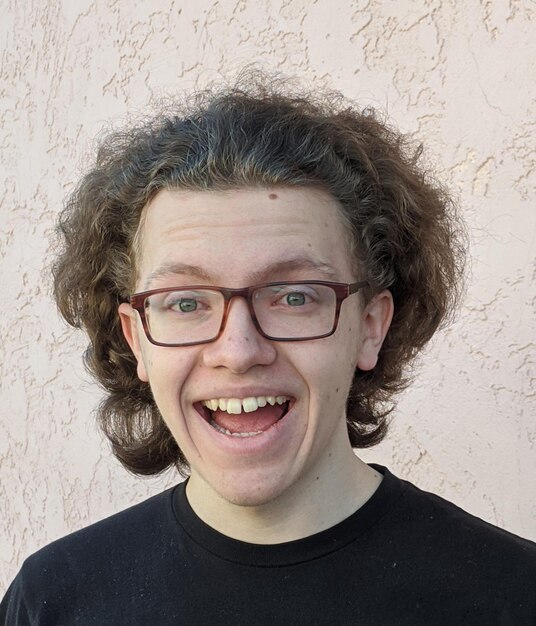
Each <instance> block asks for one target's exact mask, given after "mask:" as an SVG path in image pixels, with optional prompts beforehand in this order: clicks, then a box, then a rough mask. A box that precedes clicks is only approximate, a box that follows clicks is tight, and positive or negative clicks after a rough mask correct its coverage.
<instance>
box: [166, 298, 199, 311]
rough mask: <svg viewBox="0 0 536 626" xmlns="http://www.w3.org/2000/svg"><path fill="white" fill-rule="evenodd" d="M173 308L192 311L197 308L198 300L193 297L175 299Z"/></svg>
mask: <svg viewBox="0 0 536 626" xmlns="http://www.w3.org/2000/svg"><path fill="white" fill-rule="evenodd" d="M171 308H172V309H174V310H176V311H177V310H178V311H180V312H181V313H191V312H192V311H196V310H197V300H194V299H193V298H181V299H180V300H177V301H175V302H174V303H173V304H172V306H171Z"/></svg>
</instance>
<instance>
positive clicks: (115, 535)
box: [26, 488, 173, 567]
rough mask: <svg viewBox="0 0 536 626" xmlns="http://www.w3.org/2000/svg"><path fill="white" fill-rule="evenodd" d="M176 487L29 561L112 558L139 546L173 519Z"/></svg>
mask: <svg viewBox="0 0 536 626" xmlns="http://www.w3.org/2000/svg"><path fill="white" fill-rule="evenodd" d="M172 493H173V488H171V489H167V490H166V491H164V492H162V493H160V494H158V495H155V496H152V497H151V498H148V499H147V500H144V501H143V502H140V503H139V504H136V505H134V506H131V507H129V508H128V509H125V510H123V511H120V512H119V513H115V514H114V515H111V516H110V517H107V518H105V519H103V520H101V521H99V522H96V523H94V524H91V525H90V526H87V527H85V528H82V529H81V530H78V531H76V532H74V533H71V534H69V535H66V536H65V537H62V538H61V539H58V540H56V541H54V542H52V543H50V544H49V545H47V546H45V547H44V548H42V549H41V550H39V551H38V552H36V553H35V554H33V555H32V556H31V557H29V558H28V559H27V561H26V563H27V564H28V565H31V566H33V567H35V566H36V565H37V564H40V563H43V564H46V563H50V562H51V561H54V560H57V559H61V560H64V561H65V562H73V563H75V562H78V563H81V562H82V561H80V557H82V556H84V557H85V559H88V558H89V559H94V558H99V556H100V555H102V556H105V557H106V560H107V561H109V559H110V557H111V556H112V555H113V554H115V553H117V552H121V551H123V550H129V549H131V548H132V547H133V546H137V547H138V548H139V547H140V546H141V545H143V544H147V543H148V542H150V541H151V540H154V538H155V537H157V536H159V535H160V534H161V532H162V529H163V528H165V527H166V526H167V525H168V524H169V523H170V520H171V519H172V517H173V515H172V505H171V501H172Z"/></svg>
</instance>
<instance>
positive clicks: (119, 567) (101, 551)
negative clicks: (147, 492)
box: [0, 488, 174, 624]
mask: <svg viewBox="0 0 536 626" xmlns="http://www.w3.org/2000/svg"><path fill="white" fill-rule="evenodd" d="M173 490H174V488H171V489H168V490H166V491H164V492H163V493H160V494H158V495H156V496H153V497H151V498H149V499H147V500H145V501H143V502H141V503H139V504H136V505H134V506H132V507H130V508H128V509H126V510H124V511H121V512H119V513H116V514H114V515H112V516H110V517H108V518H106V519H103V520H101V521H99V522H97V523H95V524H91V525H90V526H87V527H86V528H83V529H81V530H78V531H76V532H74V533H71V534H69V535H67V536H65V537H63V538H61V539H58V540H56V541H53V542H52V543H50V544H48V545H47V546H45V547H43V548H41V549H40V550H38V551H37V552H35V553H34V554H32V555H31V556H29V557H28V558H27V559H26V560H25V562H24V563H23V566H22V568H21V570H20V572H19V573H18V575H17V577H16V578H15V580H14V581H13V583H12V585H11V587H10V588H9V590H8V592H7V594H6V597H5V598H4V600H3V602H2V605H1V608H0V624H1V623H6V624H7V623H13V622H10V621H5V622H2V618H4V617H5V615H17V616H18V617H17V619H18V620H19V621H17V622H15V623H17V624H18V623H21V624H24V623H27V620H28V623H30V622H32V619H33V618H32V616H33V617H34V618H35V617H36V616H40V618H41V617H42V615H43V612H44V613H45V614H47V615H48V612H49V611H51V610H53V609H52V607H64V609H65V608H66V607H67V606H70V605H72V599H73V598H76V597H78V598H80V597H85V599H87V600H88V601H90V600H91V598H90V596H91V594H95V595H98V593H102V592H103V589H104V588H105V587H106V585H110V584H113V583H114V581H116V582H117V581H120V580H121V579H122V578H124V576H125V572H126V571H128V570H129V568H130V569H131V570H132V569H133V565H132V564H133V562H138V563H141V562H144V560H145V559H147V558H149V559H150V558H151V555H154V554H155V553H156V554H158V553H159V550H158V546H161V545H162V544H163V543H164V542H165V541H166V537H169V536H170V535H172V533H173V529H174V515H173V510H172V497H173V495H172V494H173ZM160 552H161V550H160ZM134 569H135V568H134ZM95 600H97V598H95ZM54 610H56V609H54ZM62 610H63V609H62ZM23 615H27V616H28V617H27V620H26V619H23V618H22V616H23ZM57 618H58V616H55V617H54V616H52V617H51V618H50V620H51V621H50V623H57V622H55V621H54V619H57ZM40 623H41V622H40ZM46 623H48V622H46Z"/></svg>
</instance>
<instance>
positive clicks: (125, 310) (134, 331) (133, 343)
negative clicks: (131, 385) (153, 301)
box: [118, 302, 149, 383]
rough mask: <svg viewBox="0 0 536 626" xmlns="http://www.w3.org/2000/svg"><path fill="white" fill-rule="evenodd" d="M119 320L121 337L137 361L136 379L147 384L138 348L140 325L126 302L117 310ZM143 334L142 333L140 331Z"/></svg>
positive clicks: (145, 370) (145, 372)
mask: <svg viewBox="0 0 536 626" xmlns="http://www.w3.org/2000/svg"><path fill="white" fill-rule="evenodd" d="M118 312H119V318H120V320H121V328H122V329H123V335H124V336H125V339H126V340H127V342H128V345H129V346H130V349H131V350H132V352H133V353H134V356H135V357H136V360H137V361H138V378H139V379H140V380H141V381H143V382H144V383H147V382H149V376H148V375H147V369H146V367H145V362H144V360H143V354H142V351H141V346H140V334H139V333H140V325H139V323H138V315H137V313H136V311H135V310H134V309H133V308H132V307H131V305H130V304H128V302H123V303H121V304H120V305H119V308H118ZM141 332H143V331H141Z"/></svg>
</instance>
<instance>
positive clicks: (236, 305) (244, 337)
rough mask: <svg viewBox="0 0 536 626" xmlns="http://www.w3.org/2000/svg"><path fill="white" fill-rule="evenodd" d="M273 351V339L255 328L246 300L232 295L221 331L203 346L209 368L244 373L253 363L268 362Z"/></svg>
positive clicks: (273, 353)
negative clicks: (215, 338)
mask: <svg viewBox="0 0 536 626" xmlns="http://www.w3.org/2000/svg"><path fill="white" fill-rule="evenodd" d="M276 354H277V353H276V347H275V345H274V342H273V341H270V340H269V339H266V338H265V337H263V336H262V335H261V334H260V333H259V332H258V330H257V329H256V328H255V324H254V323H253V320H252V319H251V314H250V311H249V308H248V304H247V302H246V300H245V299H244V298H241V297H235V298H233V299H232V300H231V301H230V302H229V310H228V313H227V319H226V322H225V327H224V329H223V332H222V334H221V335H220V337H218V339H217V340H216V341H213V342H212V343H207V344H206V345H205V346H204V350H203V362H204V364H205V365H206V366H208V367H226V368H227V369H228V370H230V371H231V372H233V373H236V374H243V373H245V372H247V371H248V370H249V369H251V368H252V367H255V366H256V365H270V364H271V363H273V362H274V360H275V358H276Z"/></svg>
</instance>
